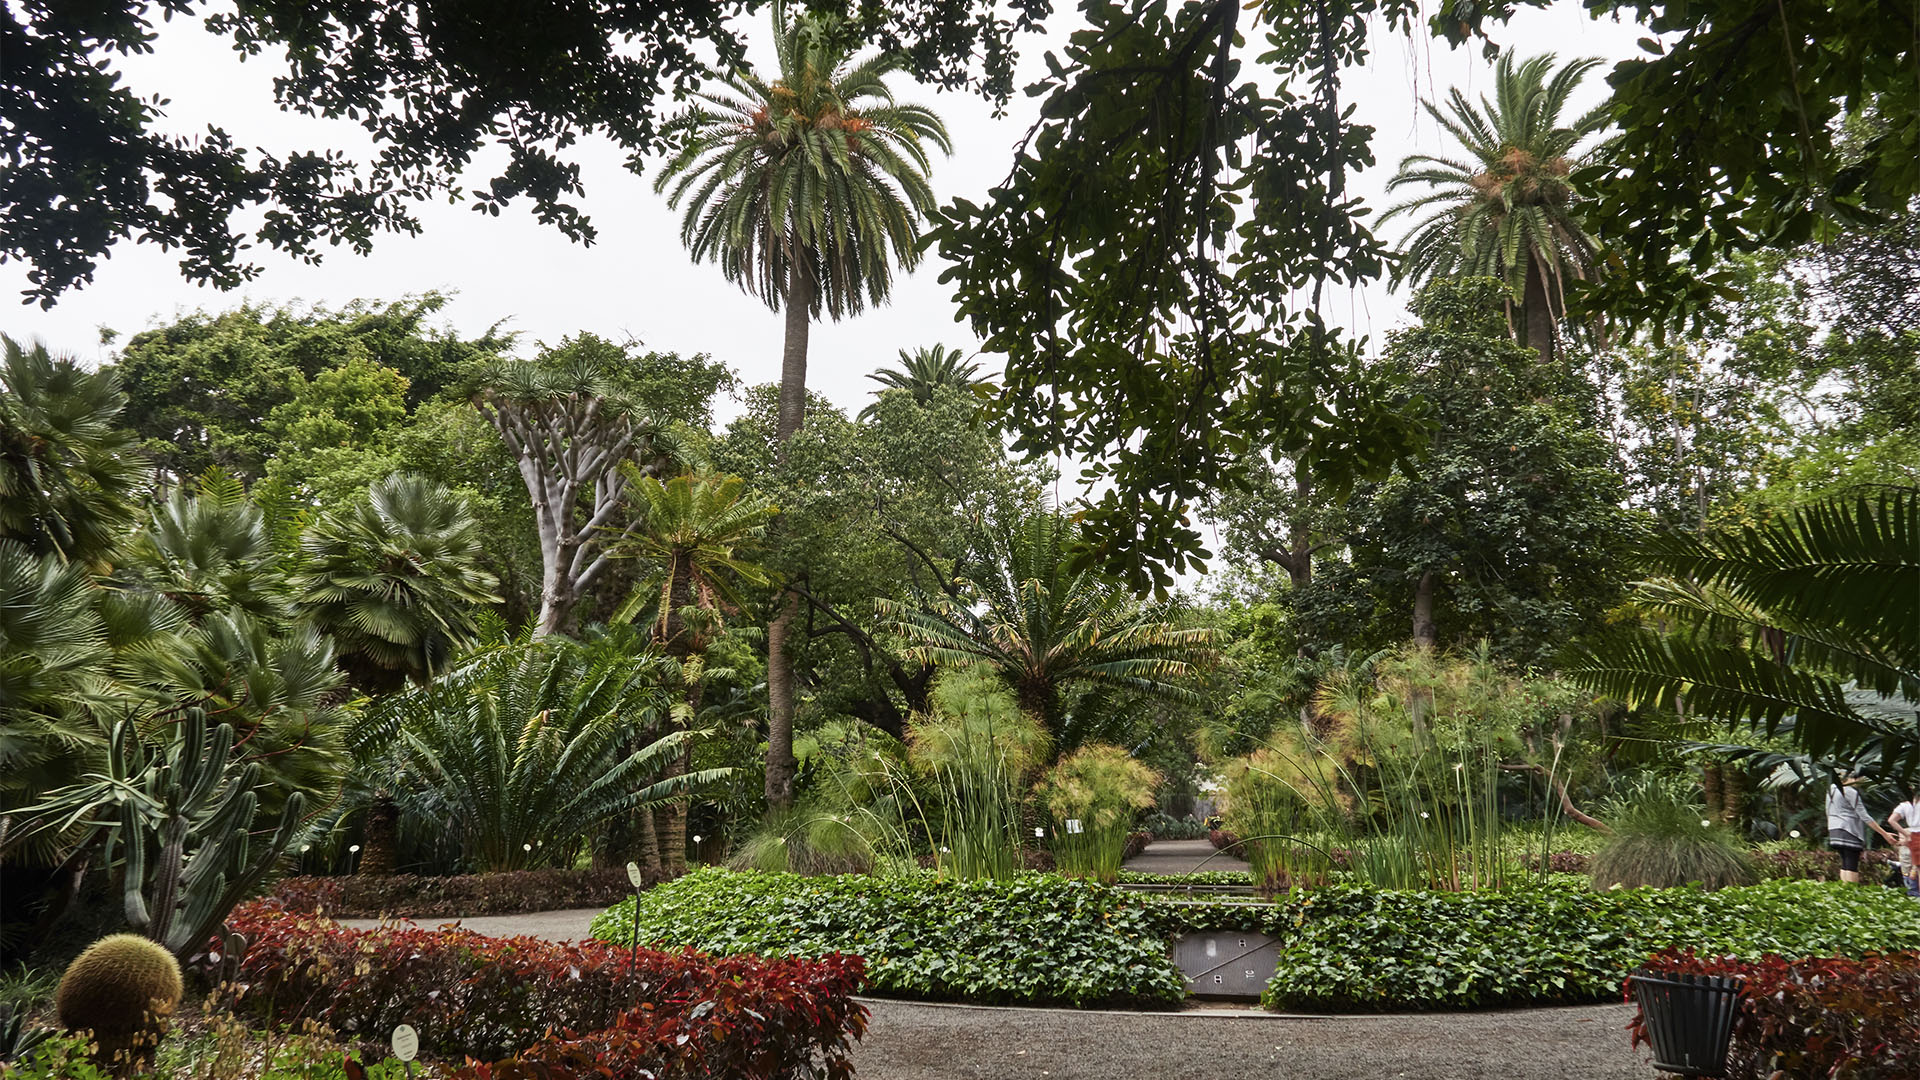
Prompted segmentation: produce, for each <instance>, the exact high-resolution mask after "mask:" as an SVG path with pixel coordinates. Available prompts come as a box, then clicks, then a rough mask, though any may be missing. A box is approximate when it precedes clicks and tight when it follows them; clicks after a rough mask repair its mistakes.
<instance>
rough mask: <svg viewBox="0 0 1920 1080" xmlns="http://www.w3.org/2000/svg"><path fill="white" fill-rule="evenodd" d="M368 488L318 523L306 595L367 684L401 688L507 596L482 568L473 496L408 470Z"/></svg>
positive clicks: (439, 661)
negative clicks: (470, 499)
mask: <svg viewBox="0 0 1920 1080" xmlns="http://www.w3.org/2000/svg"><path fill="white" fill-rule="evenodd" d="M367 496H368V497H367V501H366V502H364V503H361V504H359V505H357V506H354V507H352V508H351V509H348V510H344V511H335V512H333V513H329V514H326V515H323V516H322V517H321V518H320V520H319V521H317V522H315V523H314V526H313V529H312V530H311V531H310V532H308V534H307V537H306V539H305V541H304V543H303V546H304V549H305V555H306V566H305V568H304V570H303V572H302V573H301V575H300V577H299V580H298V586H299V589H300V595H299V603H300V605H301V609H302V611H303V613H304V614H305V615H306V616H307V617H308V618H310V619H311V620H312V621H313V622H314V624H315V625H317V626H319V627H320V628H321V629H323V630H325V631H326V632H327V633H329V634H331V635H332V636H333V638H334V640H335V641H336V642H337V643H338V645H339V649H340V657H341V663H342V666H343V667H344V668H345V669H346V670H347V671H348V672H349V674H351V675H352V676H353V678H354V681H355V683H356V684H357V685H359V686H361V687H362V688H363V689H391V688H393V687H394V686H397V685H398V684H399V682H400V681H401V680H402V679H405V678H411V679H413V680H415V681H420V680H424V679H426V678H427V677H428V676H430V675H432V674H433V673H434V672H436V671H438V670H439V669H440V668H441V666H443V665H444V664H445V663H446V662H447V659H448V658H449V657H450V656H451V655H452V654H453V653H454V652H455V651H457V650H458V649H460V648H461V647H462V646H464V645H467V644H468V643H470V642H471V641H472V640H473V638H474V634H475V629H476V623H475V619H476V616H477V615H478V613H479V610H480V609H481V608H482V607H483V606H484V605H487V604H495V603H499V601H500V598H499V597H498V596H496V595H494V592H493V588H494V585H495V584H496V582H495V580H494V577H493V575H492V574H489V573H487V572H486V571H485V570H483V569H481V568H480V557H481V554H482V552H483V550H484V548H483V546H482V541H481V537H480V531H479V526H478V524H477V523H476V522H475V520H474V518H473V514H472V512H471V511H470V510H469V509H468V508H467V504H466V501H465V500H464V499H461V498H459V497H458V496H456V495H454V494H453V493H451V492H449V491H448V490H447V489H446V488H443V487H441V486H440V485H438V484H435V483H433V482H431V481H429V480H426V479H423V478H421V477H418V476H412V475H407V474H403V473H395V474H393V475H392V476H389V477H387V478H386V479H384V480H380V481H378V482H376V483H375V484H374V485H373V486H372V487H371V488H370V489H368V492H367Z"/></svg>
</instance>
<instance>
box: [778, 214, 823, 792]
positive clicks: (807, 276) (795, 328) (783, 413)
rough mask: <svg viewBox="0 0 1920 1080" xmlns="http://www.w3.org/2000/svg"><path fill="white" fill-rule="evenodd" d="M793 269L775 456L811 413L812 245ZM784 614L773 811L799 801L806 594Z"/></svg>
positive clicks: (788, 600)
mask: <svg viewBox="0 0 1920 1080" xmlns="http://www.w3.org/2000/svg"><path fill="white" fill-rule="evenodd" d="M790 265H791V266H792V270H791V271H790V272H789V276H788V278H787V296H786V306H787V310H786V314H787V340H786V347H785V349H784V350H783V351H782V353H781V356H780V419H779V424H778V426H777V427H776V428H775V434H776V435H777V436H778V438H779V440H780V442H779V446H778V447H776V448H775V450H774V453H775V456H776V457H777V458H778V459H779V460H780V461H782V462H784V461H785V460H786V458H787V452H786V444H787V440H788V439H790V438H792V437H793V435H794V433H795V432H797V431H799V430H800V425H801V424H803V423H804V422H805V421H806V413H807V334H808V332H809V330H810V329H811V328H812V321H813V288H814V282H813V278H812V276H811V275H812V266H813V260H812V258H811V257H809V255H808V253H807V252H806V249H805V248H804V247H802V246H801V245H799V244H797V243H796V244H793V261H792V262H791V264H790ZM777 603H778V604H779V608H778V612H777V614H775V615H774V617H773V621H772V622H770V623H768V624H767V787H766V794H767V809H768V810H770V811H772V810H784V809H786V808H787V807H789V806H791V805H793V774H794V761H793V696H794V695H793V650H792V648H791V647H790V644H789V639H790V637H791V635H792V633H793V621H794V619H795V618H796V617H797V616H798V615H799V612H800V598H799V597H798V596H795V595H794V594H792V593H787V594H786V595H784V596H782V597H780V598H779V599H778V601H777Z"/></svg>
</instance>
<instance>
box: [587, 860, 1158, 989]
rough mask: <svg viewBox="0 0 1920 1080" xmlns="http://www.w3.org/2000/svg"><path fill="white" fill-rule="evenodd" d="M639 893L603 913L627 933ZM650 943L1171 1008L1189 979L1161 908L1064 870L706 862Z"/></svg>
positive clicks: (664, 912) (665, 904)
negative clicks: (883, 873) (979, 872)
mask: <svg viewBox="0 0 1920 1080" xmlns="http://www.w3.org/2000/svg"><path fill="white" fill-rule="evenodd" d="M634 917H635V912H634V902H633V900H632V899H631V898H629V899H627V900H625V901H623V902H621V903H620V904H618V905H615V906H614V907H613V908H611V909H610V910H608V911H607V912H605V913H603V914H602V915H601V916H600V917H599V918H598V919H595V920H594V923H593V934H594V936H595V937H597V938H600V939H601V940H603V941H612V942H620V941H626V940H627V939H628V935H629V934H631V933H632V929H633V925H634V923H633V920H634ZM639 920H640V940H641V941H642V942H654V943H659V944H664V945H668V946H672V947H676V948H679V947H687V948H694V949H699V950H701V951H703V952H711V953H717V954H722V955H728V954H734V953H756V954H759V955H763V956H818V955H823V954H828V953H836V952H841V953H851V954H857V955H860V956H864V957H865V958H866V960H867V977H868V979H869V980H870V982H871V985H872V987H873V989H875V990H876V991H879V992H881V993H885V994H895V995H899V996H902V997H915V998H934V999H945V1000H957V1001H975V1002H993V1003H1015V1002H1017V1003H1031V1004H1066V1005H1076V1006H1090V1005H1105V1004H1131V1005H1140V1006H1149V1007H1163V1008H1164V1007H1171V1006H1173V1005H1176V1004H1178V1003H1179V1001H1180V1000H1181V999H1182V998H1183V997H1184V996H1185V994H1186V983H1185V981H1184V980H1183V979H1182V978H1181V976H1180V973H1179V971H1178V970H1177V969H1175V968H1174V966H1173V962H1172V961H1171V960H1170V959H1169V958H1168V956H1167V951H1166V939H1165V938H1164V936H1162V934H1161V933H1159V932H1158V931H1157V930H1156V929H1155V927H1154V925H1153V923H1152V921H1151V919H1150V916H1149V911H1148V909H1147V908H1146V907H1144V906H1143V905H1142V904H1140V903H1139V902H1138V901H1136V900H1134V899H1132V898H1130V897H1129V896H1128V895H1127V894H1126V893H1123V892H1121V891H1120V890H1118V889H1114V888H1111V887H1108V886H1103V885H1099V884H1096V883H1093V882H1089V881H1084V880H1079V879H1072V878H1063V877H1056V876H1054V875H1051V874H1032V875H1021V876H1020V877H1019V878H1017V879H1015V880H1013V881H975V882H956V881H943V880H941V879H939V878H936V877H933V876H931V875H924V876H917V877H908V876H894V877H840V878H804V877H799V876H797V875H793V874H757V873H756V874H735V873H728V872H726V871H714V870H707V871H701V872H698V873H694V874H689V875H687V876H686V877H683V878H681V879H679V880H677V881H673V882H669V883H667V884H664V885H661V886H659V887H657V888H654V889H651V890H649V891H647V892H646V893H644V894H642V895H641V897H640V904H639Z"/></svg>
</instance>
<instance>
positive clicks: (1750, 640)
mask: <svg viewBox="0 0 1920 1080" xmlns="http://www.w3.org/2000/svg"><path fill="white" fill-rule="evenodd" d="M1642 558H1643V565H1644V568H1645V569H1646V570H1647V571H1648V572H1649V573H1650V574H1652V575H1655V578H1654V580H1653V581H1651V582H1650V583H1648V584H1647V585H1646V586H1643V588H1642V593H1641V597H1640V599H1641V600H1642V602H1643V603H1645V604H1646V605H1648V606H1649V607H1650V608H1651V609H1652V610H1653V611H1655V612H1656V613H1657V614H1658V615H1660V616H1661V617H1663V618H1664V619H1665V620H1666V622H1667V623H1668V625H1669V627H1670V628H1671V631H1672V632H1667V633H1662V632H1659V631H1657V630H1654V629H1646V630H1643V631H1641V632H1639V633H1637V634H1634V635H1629V636H1624V637H1621V638H1618V639H1614V640H1611V641H1608V642H1606V643H1604V644H1602V645H1600V646H1598V647H1596V648H1594V649H1593V650H1591V651H1589V652H1587V653H1585V654H1584V655H1582V656H1580V657H1579V658H1577V659H1576V660H1574V661H1573V662H1572V663H1571V664H1570V665H1569V666H1568V669H1567V674H1568V676H1569V677H1570V678H1572V679H1574V680H1575V681H1576V682H1579V683H1580V684H1582V685H1584V686H1586V687H1588V688H1589V689H1591V690H1593V691H1595V692H1597V693H1601V694H1605V695H1608V696H1610V697H1613V698H1616V699H1618V700H1621V701H1624V702H1627V703H1628V704H1629V705H1633V706H1642V707H1653V708H1662V707H1667V708H1672V707H1676V706H1681V705H1684V708H1685V710H1686V712H1687V713H1688V714H1689V715H1692V716H1694V717H1698V718H1703V719H1707V720H1711V721H1714V722H1717V723H1720V724H1723V725H1727V726H1730V727H1732V728H1735V729H1744V730H1748V731H1759V732H1763V733H1766V734H1769V735H1772V734H1783V735H1785V736H1786V737H1788V738H1789V739H1791V740H1792V742H1793V743H1794V744H1795V746H1796V747H1797V748H1798V749H1799V750H1800V751H1801V752H1802V753H1803V754H1805V755H1808V756H1809V757H1812V758H1815V759H1820V760H1826V761H1831V762H1838V763H1845V764H1849V765H1855V766H1858V767H1860V768H1863V769H1865V770H1867V771H1870V772H1876V773H1879V774H1880V775H1882V776H1884V777H1886V778H1889V779H1898V780H1906V779H1910V778H1911V777H1912V776H1913V775H1914V774H1915V773H1916V771H1920V713H1917V712H1916V711H1915V709H1914V704H1913V703H1915V702H1920V491H1914V490H1895V491H1887V492H1883V493H1881V494H1878V495H1866V496H1860V497H1857V498H1837V499H1829V500H1824V501H1821V502H1817V503H1812V504H1810V505H1807V506H1804V507H1801V508H1799V509H1796V510H1794V511H1793V512H1791V513H1788V514H1785V515H1783V516H1781V517H1780V518H1778V519H1776V520H1773V521H1770V522H1768V523H1766V524H1763V525H1754V526H1748V527H1746V528H1743V529H1741V530H1739V531H1738V532H1728V533H1721V534H1717V535H1705V536H1687V535H1678V536H1669V537H1665V538H1662V539H1659V540H1656V541H1653V542H1651V543H1649V544H1648V545H1647V546H1646V547H1645V548H1644V549H1643V553H1642Z"/></svg>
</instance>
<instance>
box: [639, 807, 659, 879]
mask: <svg viewBox="0 0 1920 1080" xmlns="http://www.w3.org/2000/svg"><path fill="white" fill-rule="evenodd" d="M633 831H634V837H633V839H634V846H635V849H636V850H635V851H634V861H635V862H637V863H639V864H640V867H641V869H643V870H648V871H651V872H653V873H658V872H659V870H660V836H659V833H657V832H656V831H655V826H654V821H653V807H651V806H643V807H641V808H640V811H639V813H637V814H635V815H634V821H633Z"/></svg>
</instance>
